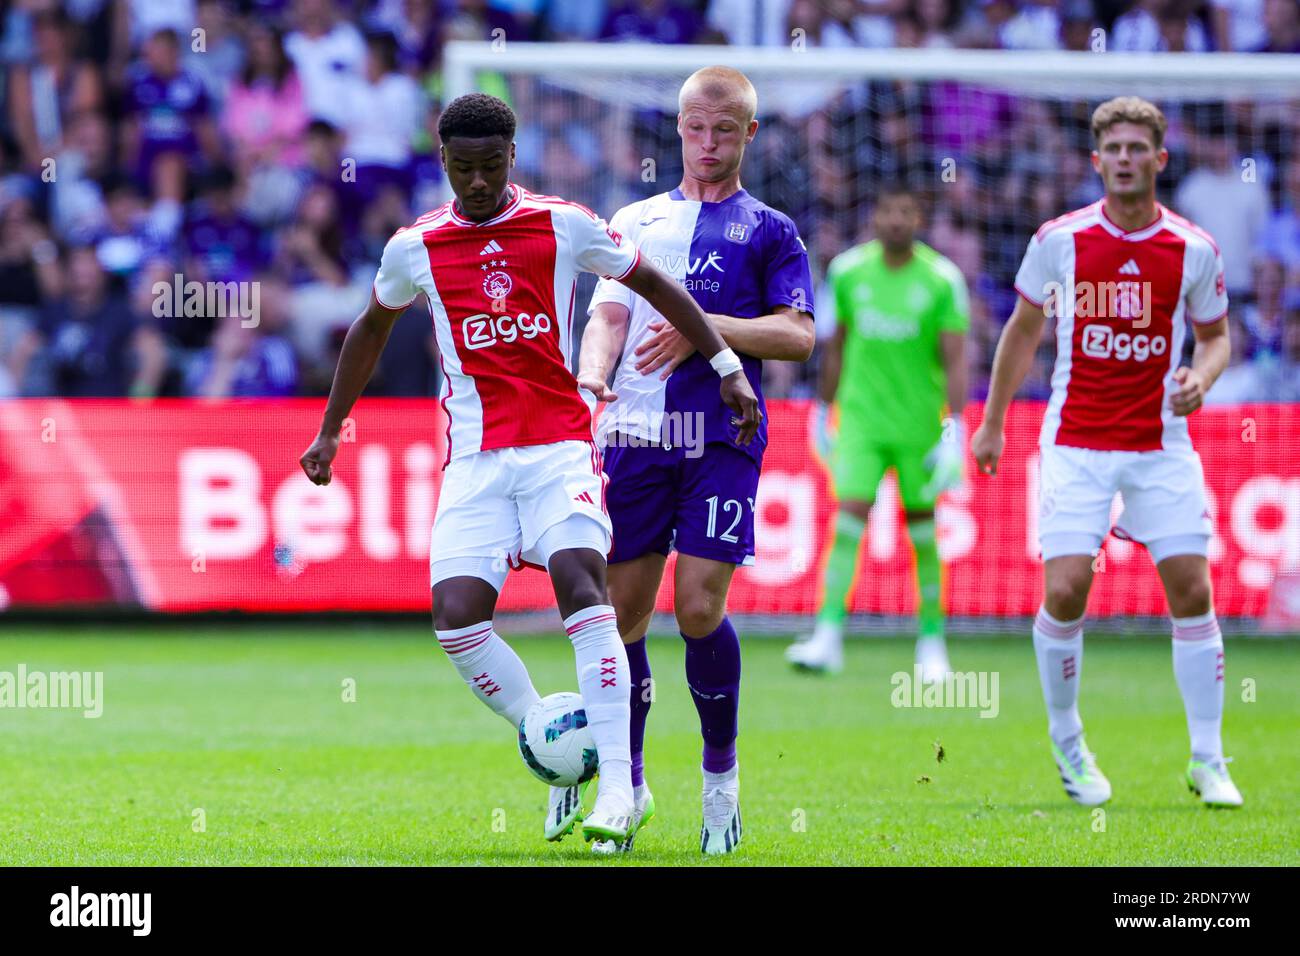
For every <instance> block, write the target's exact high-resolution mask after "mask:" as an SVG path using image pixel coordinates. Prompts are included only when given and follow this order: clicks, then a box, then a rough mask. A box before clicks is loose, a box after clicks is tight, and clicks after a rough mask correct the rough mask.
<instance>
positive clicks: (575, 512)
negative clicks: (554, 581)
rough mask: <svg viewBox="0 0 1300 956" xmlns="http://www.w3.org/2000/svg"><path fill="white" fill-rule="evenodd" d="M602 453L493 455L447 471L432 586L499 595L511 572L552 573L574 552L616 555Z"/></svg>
mask: <svg viewBox="0 0 1300 956" xmlns="http://www.w3.org/2000/svg"><path fill="white" fill-rule="evenodd" d="M605 482H606V479H605V472H604V470H603V468H602V465H601V459H600V452H598V451H597V450H596V446H595V444H593V443H592V442H586V441H561V442H554V443H553V444H550V445H525V446H522V447H519V448H493V449H490V450H488V451H481V452H477V453H475V454H473V455H467V456H465V457H464V458H456V459H454V460H453V461H452V462H451V463H450V464H448V465H447V471H446V474H445V475H444V476H443V481H442V490H441V492H440V493H439V496H438V513H437V514H436V515H435V516H434V519H433V536H432V539H431V540H430V544H429V579H430V586H432V585H434V584H437V583H438V582H439V581H445V580H446V579H447V578H454V577H461V576H469V577H476V578H482V579H483V580H484V581H487V582H488V583H489V584H491V585H492V586H493V587H494V588H496V589H497V590H498V591H500V590H501V586H502V585H503V584H505V580H506V575H507V574H508V573H509V572H510V570H511V569H513V570H516V571H518V570H519V569H521V568H522V567H524V565H532V566H534V567H538V568H541V569H542V570H546V568H547V567H548V566H549V564H550V560H551V556H552V555H553V554H555V552H556V551H561V550H564V549H566V548H590V549H592V550H593V551H599V552H600V553H601V554H604V555H608V554H609V548H610V544H611V543H612V539H613V528H612V526H611V525H610V521H609V515H607V514H606V513H605Z"/></svg>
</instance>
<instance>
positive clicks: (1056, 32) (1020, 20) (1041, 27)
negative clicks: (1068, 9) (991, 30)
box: [998, 0, 1061, 50]
mask: <svg viewBox="0 0 1300 956" xmlns="http://www.w3.org/2000/svg"><path fill="white" fill-rule="evenodd" d="M1014 5H1015V7H1016V8H1017V9H1016V12H1015V13H1014V14H1012V16H1011V18H1010V19H1009V20H1008V21H1007V22H1006V24H1005V25H1004V26H1003V27H1002V29H1001V30H999V31H998V39H999V40H1000V41H1001V43H1000V45H1001V46H1002V47H1003V48H1004V49H1007V50H1059V49H1060V48H1061V18H1060V15H1059V14H1058V13H1057V9H1056V0H1018V2H1017V3H1015V4H1014Z"/></svg>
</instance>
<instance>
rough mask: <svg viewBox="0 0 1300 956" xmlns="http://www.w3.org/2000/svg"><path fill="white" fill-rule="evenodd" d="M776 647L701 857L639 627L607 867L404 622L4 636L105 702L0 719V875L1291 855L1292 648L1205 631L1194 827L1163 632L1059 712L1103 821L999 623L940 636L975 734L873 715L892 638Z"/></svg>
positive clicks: (1087, 679) (680, 710)
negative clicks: (618, 819)
mask: <svg viewBox="0 0 1300 956" xmlns="http://www.w3.org/2000/svg"><path fill="white" fill-rule="evenodd" d="M507 636H508V635H507ZM514 643H515V646H516V647H517V648H518V650H519V652H520V654H521V655H522V656H523V658H524V659H525V661H526V662H527V663H528V665H529V667H530V669H531V671H532V674H533V678H534V682H535V683H536V685H537V687H538V690H539V691H540V692H542V693H544V694H545V693H550V692H554V691H559V690H573V689H576V684H577V681H576V678H575V676H574V672H573V661H572V655H571V651H570V648H569V646H568V643H567V641H565V640H564V638H563V637H562V636H560V635H552V636H549V637H527V638H520V639H518V640H517V641H515V642H514ZM784 644H785V642H784V641H778V640H765V639H762V640H761V639H754V640H749V641H747V642H746V645H745V652H744V667H745V678H744V685H743V686H744V694H743V697H742V701H741V736H740V740H739V752H740V761H741V781H742V789H741V798H742V807H743V810H744V819H745V841H744V843H743V844H742V846H741V850H740V852H738V853H737V854H735V855H734V856H732V857H730V858H726V859H723V860H718V859H710V860H709V861H707V862H705V861H703V860H702V859H701V857H700V855H699V852H698V846H699V843H698V839H699V837H698V834H699V825H700V817H699V814H700V804H699V786H700V778H699V770H698V765H699V736H698V725H697V723H696V718H695V712H694V709H693V707H692V706H691V702H690V699H689V694H688V692H687V690H686V687H685V684H684V682H683V677H682V650H681V645H680V640H679V639H676V638H672V639H668V638H664V639H659V638H652V640H651V644H650V658H651V663H652V665H653V667H654V670H655V674H656V679H657V685H658V693H657V700H656V702H655V705H654V709H653V710H652V712H651V715H650V724H649V734H648V738H647V750H646V766H647V777H648V780H649V782H650V784H651V786H652V787H653V789H654V792H655V795H656V800H657V803H658V807H659V814H658V817H657V819H656V820H655V821H654V823H653V824H652V825H651V826H649V827H648V828H647V829H645V830H643V831H642V833H641V834H640V836H639V837H638V840H637V847H636V852H635V853H634V854H633V855H632V856H631V857H630V858H625V859H618V860H610V859H606V858H599V859H594V858H593V857H592V854H591V853H590V852H589V849H588V847H587V846H586V845H585V844H584V843H583V842H582V840H581V838H580V837H569V838H568V839H566V840H564V841H563V842H562V843H558V844H548V843H546V842H545V841H544V840H543V839H542V837H541V828H542V816H543V812H544V808H545V798H546V792H545V788H544V787H543V785H542V784H540V783H539V782H537V781H536V780H535V779H533V778H532V777H531V776H530V775H529V774H528V773H527V771H526V770H525V768H524V766H523V764H522V762H521V760H520V758H519V755H518V752H517V750H516V748H515V742H514V739H513V734H512V732H511V731H510V729H509V728H508V727H507V726H506V725H505V723H504V722H503V721H501V720H500V718H498V717H495V716H493V715H492V714H490V713H489V712H488V711H487V710H486V709H485V708H483V707H482V706H481V705H480V704H478V703H477V702H476V701H475V700H474V699H473V697H472V696H471V694H470V693H469V691H468V690H467V689H466V688H465V687H464V685H463V684H461V682H460V681H459V679H458V678H457V676H456V673H455V671H454V670H453V668H452V667H451V665H450V664H449V663H448V662H447V660H446V659H445V658H444V657H443V655H442V654H441V653H440V652H439V651H438V649H437V645H436V644H435V642H434V640H433V637H432V634H431V633H430V632H429V631H428V629H427V628H423V627H419V626H413V625H408V624H394V625H392V626H384V625H364V626H338V625H323V626H320V627H312V626H307V625H295V626H268V625H264V624H256V623H250V624H246V625H237V624H231V625H229V626H213V625H199V626H195V627H185V626H158V627H155V626H140V627H118V626H113V627H105V628H102V629H97V628H92V627H89V626H82V627H72V626H66V625H64V626H59V627H40V626H22V627H19V626H14V625H11V626H10V627H9V628H7V634H6V635H5V636H4V637H0V671H11V672H12V671H15V670H16V668H17V665H18V664H20V663H21V664H25V665H26V667H27V669H28V672H31V671H35V670H44V671H60V670H80V671H102V672H103V674H104V712H103V715H102V716H101V717H100V718H98V719H87V718H85V717H83V716H82V715H81V713H80V712H74V711H61V710H48V709H47V710H32V709H25V710H24V709H0V768H2V773H3V779H4V797H3V799H0V833H3V835H4V837H3V839H0V863H3V864H8V865H54V864H65V865H103V864H127V865H175V864H180V865H189V864H206V865H212V864H215V865H279V864H299V865H319V864H324V865H341V864H364V865H369V864H399V865H402V864H416V865H448V864H453V865H460V864H470V865H491V864H543V865H596V866H626V865H635V864H651V865H710V866H717V865H746V864H750V865H753V864H766V865H840V864H866V865H880V864H883V865H906V866H912V865H917V866H924V865H950V864H956V865H983V864H999V865H1008V864H1010V865H1014V864H1024V865H1041V864H1049V865H1050V864H1068V865H1078V864H1082V865H1090V864H1102V865H1139V866H1146V865H1158V864H1172V865H1181V864H1199V865H1221V864H1236V865H1250V864H1270V865H1280V864H1289V865H1294V864H1296V863H1297V862H1298V854H1297V849H1296V848H1297V846H1298V845H1300V840H1298V839H1297V835H1298V830H1300V823H1298V822H1297V817H1296V814H1295V806H1296V803H1295V801H1296V790H1295V786H1296V780H1297V779H1300V774H1298V771H1300V761H1298V759H1297V751H1296V750H1295V749H1293V748H1294V747H1295V744H1296V728H1297V726H1300V694H1298V693H1297V688H1300V656H1298V655H1297V654H1296V644H1295V643H1294V642H1293V641H1263V640H1233V639H1230V640H1229V642H1228V648H1227V677H1226V681H1227V682H1226V690H1227V694H1226V697H1227V715H1226V719H1225V743H1226V747H1227V752H1228V753H1229V754H1231V755H1232V756H1234V757H1235V758H1236V761H1235V763H1233V765H1232V772H1233V776H1234V779H1235V780H1236V781H1237V783H1238V785H1239V786H1240V787H1241V790H1242V792H1243V793H1244V795H1245V797H1246V806H1245V807H1244V808H1243V809H1241V810H1238V811H1211V810H1208V809H1206V808H1204V807H1202V806H1201V805H1200V804H1199V803H1198V802H1197V801H1196V800H1195V799H1194V798H1193V797H1192V796H1191V794H1189V793H1188V792H1187V789H1186V787H1185V785H1184V784H1183V782H1182V771H1183V768H1184V766H1185V763H1186V760H1187V752H1186V748H1187V743H1186V740H1187V737H1186V728H1185V724H1184V720H1183V711H1182V705H1181V703H1180V700H1179V697H1178V693H1177V689H1176V686H1175V684H1174V677H1173V673H1172V667H1171V662H1170V650H1169V640H1168V639H1167V638H1165V639H1156V638H1138V637H1124V638H1110V637H1092V638H1089V640H1088V644H1087V653H1086V657H1085V661H1084V664H1085V666H1084V684H1083V691H1082V699H1081V705H1082V712H1083V715H1084V719H1085V723H1086V726H1087V731H1088V741H1089V744H1090V745H1091V747H1092V749H1093V750H1094V751H1095V752H1096V753H1097V754H1098V758H1099V762H1100V765H1101V766H1102V768H1103V769H1104V770H1105V771H1106V773H1107V775H1108V776H1109V777H1110V779H1111V783H1112V784H1113V786H1114V789H1115V796H1114V798H1113V800H1112V801H1111V803H1110V804H1109V806H1107V807H1106V809H1105V813H1104V816H1102V815H1098V814H1095V813H1094V812H1092V811H1089V810H1087V809H1085V808H1082V807H1077V806H1075V805H1074V804H1072V803H1071V802H1070V801H1069V800H1067V799H1066V797H1065V796H1064V794H1063V792H1062V790H1061V787H1060V784H1059V782H1058V779H1057V775H1056V771H1055V768H1054V765H1053V763H1052V759H1051V756H1050V754H1049V750H1048V745H1047V740H1046V719H1045V716H1044V713H1043V702H1042V699H1041V696H1040V693H1039V689H1038V678H1037V673H1036V670H1035V667H1034V657H1033V652H1032V650H1031V648H1030V645H1029V640H1028V637H1027V636H1026V635H1019V636H1017V637H1015V638H1012V639H1007V638H1002V639H963V638H955V639H953V640H952V641H951V648H950V649H951V656H952V661H953V666H954V667H956V668H957V669H958V670H976V671H990V672H993V671H996V672H997V673H998V675H999V691H1000V701H999V703H1000V708H999V712H998V715H997V716H996V717H995V718H991V719H990V718H981V717H979V716H978V711H977V710H974V709H966V710H957V709H946V710H945V709H923V708H922V709H902V708H895V707H894V706H892V705H891V694H892V691H893V687H892V686H891V683H890V676H891V675H892V674H893V673H894V672H896V671H902V670H909V669H910V667H911V642H910V641H908V640H906V639H903V638H896V639H873V640H858V641H853V642H851V643H850V646H849V648H848V654H847V662H846V671H845V673H844V674H843V675H842V676H840V677H838V678H834V679H826V678H816V677H809V676H805V675H800V674H796V673H793V672H792V671H790V670H788V669H787V667H786V665H785V664H784V662H783V660H782V658H781V651H782V648H783V646H784ZM1248 680H1249V681H1253V682H1254V700H1253V701H1247V700H1243V681H1248ZM347 681H355V696H356V699H355V701H353V702H347V701H345V700H344V696H345V682H347ZM936 743H937V744H938V745H939V746H941V747H942V749H943V752H944V755H945V758H944V760H943V761H942V762H939V761H938V759H937V757H936ZM198 811H202V812H201V813H199V812H198ZM200 824H202V826H200Z"/></svg>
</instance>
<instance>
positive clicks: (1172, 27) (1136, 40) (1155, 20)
mask: <svg viewBox="0 0 1300 956" xmlns="http://www.w3.org/2000/svg"><path fill="white" fill-rule="evenodd" d="M1162 22H1163V26H1162ZM1179 24H1181V27H1182V32H1181V35H1180V36H1177V37H1176V38H1175V43H1176V48H1177V49H1178V50H1180V51H1186V52H1188V53H1205V52H1207V51H1208V50H1209V49H1210V41H1209V39H1208V38H1207V37H1206V34H1205V27H1203V26H1202V25H1201V21H1200V20H1198V19H1196V18H1195V17H1194V16H1192V15H1191V10H1190V4H1189V3H1187V2H1186V0H1137V3H1136V4H1134V6H1133V9H1131V10H1129V12H1128V13H1125V14H1124V15H1123V16H1121V17H1120V18H1119V19H1118V20H1116V21H1115V29H1114V32H1113V34H1112V37H1111V43H1110V45H1109V49H1111V50H1113V51H1115V52H1117V53H1159V52H1168V51H1169V49H1170V45H1169V37H1170V34H1171V33H1175V34H1176V33H1177V32H1178V30H1177V27H1178V25H1179Z"/></svg>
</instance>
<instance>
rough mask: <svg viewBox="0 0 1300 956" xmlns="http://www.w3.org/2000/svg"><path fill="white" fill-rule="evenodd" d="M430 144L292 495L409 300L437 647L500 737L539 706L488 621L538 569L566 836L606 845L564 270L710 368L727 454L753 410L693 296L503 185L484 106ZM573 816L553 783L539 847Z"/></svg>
mask: <svg viewBox="0 0 1300 956" xmlns="http://www.w3.org/2000/svg"><path fill="white" fill-rule="evenodd" d="M438 132H439V136H440V138H441V139H442V160H443V167H444V169H445V170H446V172H447V178H448V182H449V183H450V185H451V187H452V191H453V192H454V193H455V194H456V199H455V201H453V202H450V203H447V204H445V205H443V206H441V207H439V208H438V209H435V210H433V211H432V212H429V213H427V214H426V215H424V216H421V217H420V218H419V219H417V220H416V221H415V222H414V223H413V224H412V225H410V226H409V227H407V228H405V229H401V230H399V231H398V232H397V233H396V234H395V235H394V236H393V237H392V238H391V239H390V240H389V241H388V244H387V245H386V246H385V248H384V253H383V258H382V260H381V262H380V266H379V272H378V275H377V276H376V278H375V285H374V293H373V295H372V297H371V302H370V305H369V306H368V307H367V309H366V311H365V312H364V313H363V314H362V315H361V316H360V318H358V319H357V321H356V322H355V323H353V326H352V328H351V329H350V330H349V332H348V336H347V338H346V340H345V341H344V345H343V350H342V353H341V354H340V356H339V366H338V370H337V371H336V373H335V378H334V385H333V388H332V389H331V391H330V398H329V404H328V405H327V407H326V410H325V415H324V420H323V422H322V425H321V431H320V434H319V435H318V436H317V438H316V440H315V441H314V442H313V443H312V446H311V447H310V448H309V449H308V450H307V452H306V453H305V454H304V455H303V456H302V467H303V470H304V471H305V472H306V474H307V477H308V478H310V479H311V480H312V481H314V482H316V483H318V484H325V483H328V482H329V481H330V478H331V467H330V466H331V463H332V461H333V459H334V457H335V456H336V455H337V453H338V444H339V432H340V429H341V426H342V423H343V420H344V418H345V417H346V416H347V414H348V412H349V411H350V410H351V408H352V406H353V404H354V403H355V402H356V399H357V398H358V396H359V395H360V394H361V390H362V389H363V388H364V387H365V383H366V382H367V381H368V380H369V378H370V375H371V373H372V372H373V370H374V367H375V363H376V361H377V360H378V358H379V354H380V353H381V352H382V350H383V347H384V344H385V342H386V341H387V339H388V335H389V332H390V331H391V329H392V325H393V322H394V321H395V320H396V319H397V317H398V316H399V315H400V314H401V313H402V312H403V311H404V310H405V309H406V307H407V306H409V305H410V304H411V303H412V302H413V301H414V300H415V298H416V297H417V296H418V295H420V294H421V293H423V295H424V296H425V298H426V299H427V301H428V305H429V311H430V313H431V315H432V318H433V327H434V333H435V337H436V340H437V345H438V353H439V358H440V360H441V362H442V367H443V372H444V382H443V386H442V395H441V401H442V406H443V408H444V410H445V411H446V415H447V422H448V425H447V429H448V431H447V457H448V461H447V471H446V476H445V478H444V480H443V483H442V489H441V493H440V495H439V498H438V511H437V515H436V517H435V519H434V527H433V533H432V538H431V542H430V549H429V550H430V553H429V570H430V582H431V586H432V591H433V616H434V628H435V630H436V632H437V636H438V642H439V644H440V645H441V646H442V648H443V650H444V651H446V653H447V655H448V657H449V658H450V660H451V661H452V663H453V664H454V665H455V667H456V670H457V672H458V673H459V674H460V676H461V677H462V678H463V679H464V681H465V683H466V684H467V685H468V686H469V688H470V689H471V690H472V691H473V692H474V694H475V696H477V697H478V698H479V699H480V700H481V701H482V702H483V703H484V704H486V705H487V706H488V707H489V708H490V709H491V710H492V711H493V712H495V713H497V714H499V715H500V716H502V717H504V718H505V719H506V720H508V721H509V722H510V724H511V725H512V727H515V728H517V727H518V726H519V723H520V720H521V719H522V718H523V716H524V714H525V713H526V712H527V710H528V708H529V707H531V706H532V704H533V703H535V702H536V701H537V700H538V699H539V696H538V694H537V691H536V690H535V689H534V688H533V684H532V681H531V680H530V679H529V676H528V671H527V669H526V668H525V667H524V664H523V662H522V661H521V660H520V659H519V657H518V656H517V655H516V654H515V653H514V651H513V650H512V649H511V648H510V646H509V645H508V644H506V642H505V641H503V640H502V639H501V637H500V635H498V634H497V633H496V630H495V628H494V626H493V623H492V615H493V612H494V610H495V607H496V600H497V596H498V594H499V592H500V590H501V587H502V585H503V584H504V582H505V578H506V575H507V573H508V572H509V570H510V569H511V568H519V567H522V565H523V564H524V563H531V564H534V565H536V566H537V567H539V568H542V569H545V570H547V571H549V573H550V575H551V580H552V583H553V585H554V588H555V596H556V602H557V603H558V605H559V608H560V612H561V614H562V616H563V617H564V624H565V630H566V632H567V633H568V636H569V638H570V640H571V642H572V644H573V648H574V653H575V656H576V658H577V671H578V684H579V689H580V691H581V693H582V698H583V705H584V708H585V710H586V716H587V726H588V727H589V728H590V731H591V735H592V739H593V742H594V744H595V745H596V750H597V754H598V760H599V773H600V789H599V795H598V797H597V800H596V805H595V807H594V808H593V809H592V811H591V812H590V813H589V814H588V815H587V818H586V820H585V821H584V823H583V835H584V836H585V837H586V838H587V839H589V840H590V839H601V840H622V839H623V838H624V837H625V836H626V833H627V829H628V825H629V822H630V818H631V812H632V808H633V796H632V782H631V757H630V750H629V738H628V720H629V712H630V709H629V693H628V677H627V672H628V668H627V655H626V653H625V651H624V649H623V642H622V641H621V640H620V638H619V633H618V628H617V625H616V623H615V614H614V609H613V607H611V606H610V603H609V597H608V594H607V592H606V586H605V576H606V564H605V562H606V555H607V554H608V552H609V548H610V534H611V531H610V522H609V517H608V515H607V514H606V513H605V500H604V497H605V496H604V491H605V475H604V472H603V469H602V464H601V458H600V454H599V452H598V451H597V449H596V446H595V444H594V443H593V429H592V426H593V415H594V412H595V407H596V399H595V396H594V395H593V393H592V392H591V391H590V390H588V389H584V388H581V387H580V386H579V385H578V382H577V379H576V378H575V377H574V376H573V373H572V372H571V371H570V370H569V367H568V355H569V346H570V342H571V333H572V328H573V313H574V296H575V294H576V291H577V276H578V273H579V272H584V271H585V272H594V273H596V274H598V275H600V276H603V277H606V278H612V279H617V280H618V281H620V282H624V283H626V284H627V285H628V286H629V287H630V288H632V289H633V290H634V291H635V292H636V293H637V294H639V295H641V296H643V297H644V298H646V299H647V300H649V301H651V302H652V303H654V304H655V307H656V308H657V309H658V310H659V311H660V312H662V313H663V315H664V316H665V317H666V318H667V319H668V320H669V321H670V322H672V323H673V324H674V325H675V326H677V327H678V328H680V329H681V331H682V334H683V335H685V336H686V337H687V338H688V339H689V340H690V341H691V342H692V343H694V344H695V345H696V347H697V348H698V349H699V350H700V351H701V352H702V353H703V354H704V355H707V356H710V362H711V364H712V365H713V368H714V369H715V371H716V372H717V373H718V375H719V376H720V377H721V384H720V389H721V393H722V397H723V400H724V401H725V402H726V403H727V404H728V405H729V406H730V407H731V409H732V411H733V412H735V413H736V415H737V423H738V424H739V428H740V434H741V439H742V440H745V441H748V440H752V438H753V436H754V434H755V432H756V431H757V429H758V424H759V414H760V413H759V409H758V401H757V399H756V398H755V396H754V392H753V390H752V389H751V388H750V386H749V383H748V381H747V379H746V378H745V374H744V371H743V369H742V366H741V363H740V360H739V359H738V358H737V357H736V355H735V353H734V352H732V351H731V350H730V349H728V348H726V346H725V343H724V342H723V340H722V339H721V337H720V336H719V335H718V333H717V331H716V330H715V329H714V328H713V326H712V325H711V324H710V322H709V320H708V319H707V318H706V317H705V315H704V313H703V312H701V311H700V309H699V307H698V306H697V305H696V304H695V302H694V300H693V299H691V297H690V296H689V295H688V294H687V293H686V292H685V291H684V290H682V289H681V287H680V286H679V285H677V283H675V282H674V281H673V280H672V279H670V278H669V277H668V276H666V275H664V274H663V273H662V272H660V271H659V270H658V269H656V268H655V267H654V266H653V265H651V264H650V263H648V262H643V261H642V260H641V257H640V255H639V254H638V252H637V250H636V249H635V247H634V246H633V245H632V243H630V242H628V241H626V240H625V239H623V237H622V236H620V235H619V234H618V233H617V232H615V231H614V230H612V229H610V228H609V227H608V226H607V225H606V223H605V222H604V221H603V220H601V219H600V218H599V217H597V216H596V215H595V214H593V213H592V212H591V211H590V210H588V209H586V208H585V207H583V206H579V205H577V204H576V203H571V202H566V201H565V200H562V199H559V198H557V197H554V196H538V195H534V194H532V193H530V192H528V191H527V190H525V189H523V188H522V187H520V186H518V185H516V184H514V183H511V182H510V179H509V174H510V169H511V167H512V166H513V165H514V142H513V141H514V132H515V117H514V114H513V112H511V110H510V108H509V107H508V106H507V105H506V104H505V103H504V102H502V101H501V100H499V99H496V98H495V97H491V96H485V95H483V94H470V95H468V96H463V97H460V98H458V99H456V100H455V101H453V102H452V103H451V104H449V105H448V106H447V108H446V109H445V110H444V111H443V113H442V115H441V116H440V118H439V123H438ZM580 819H582V802H581V791H580V789H579V788H576V787H571V788H559V787H553V788H552V790H551V800H550V808H549V810H548V813H547V819H546V825H545V829H544V833H545V836H546V837H547V839H552V840H555V839H560V838H561V837H563V836H564V835H565V834H566V833H568V832H570V831H571V830H572V829H573V827H574V825H575V824H576V822H577V821H578V820H580Z"/></svg>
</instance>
